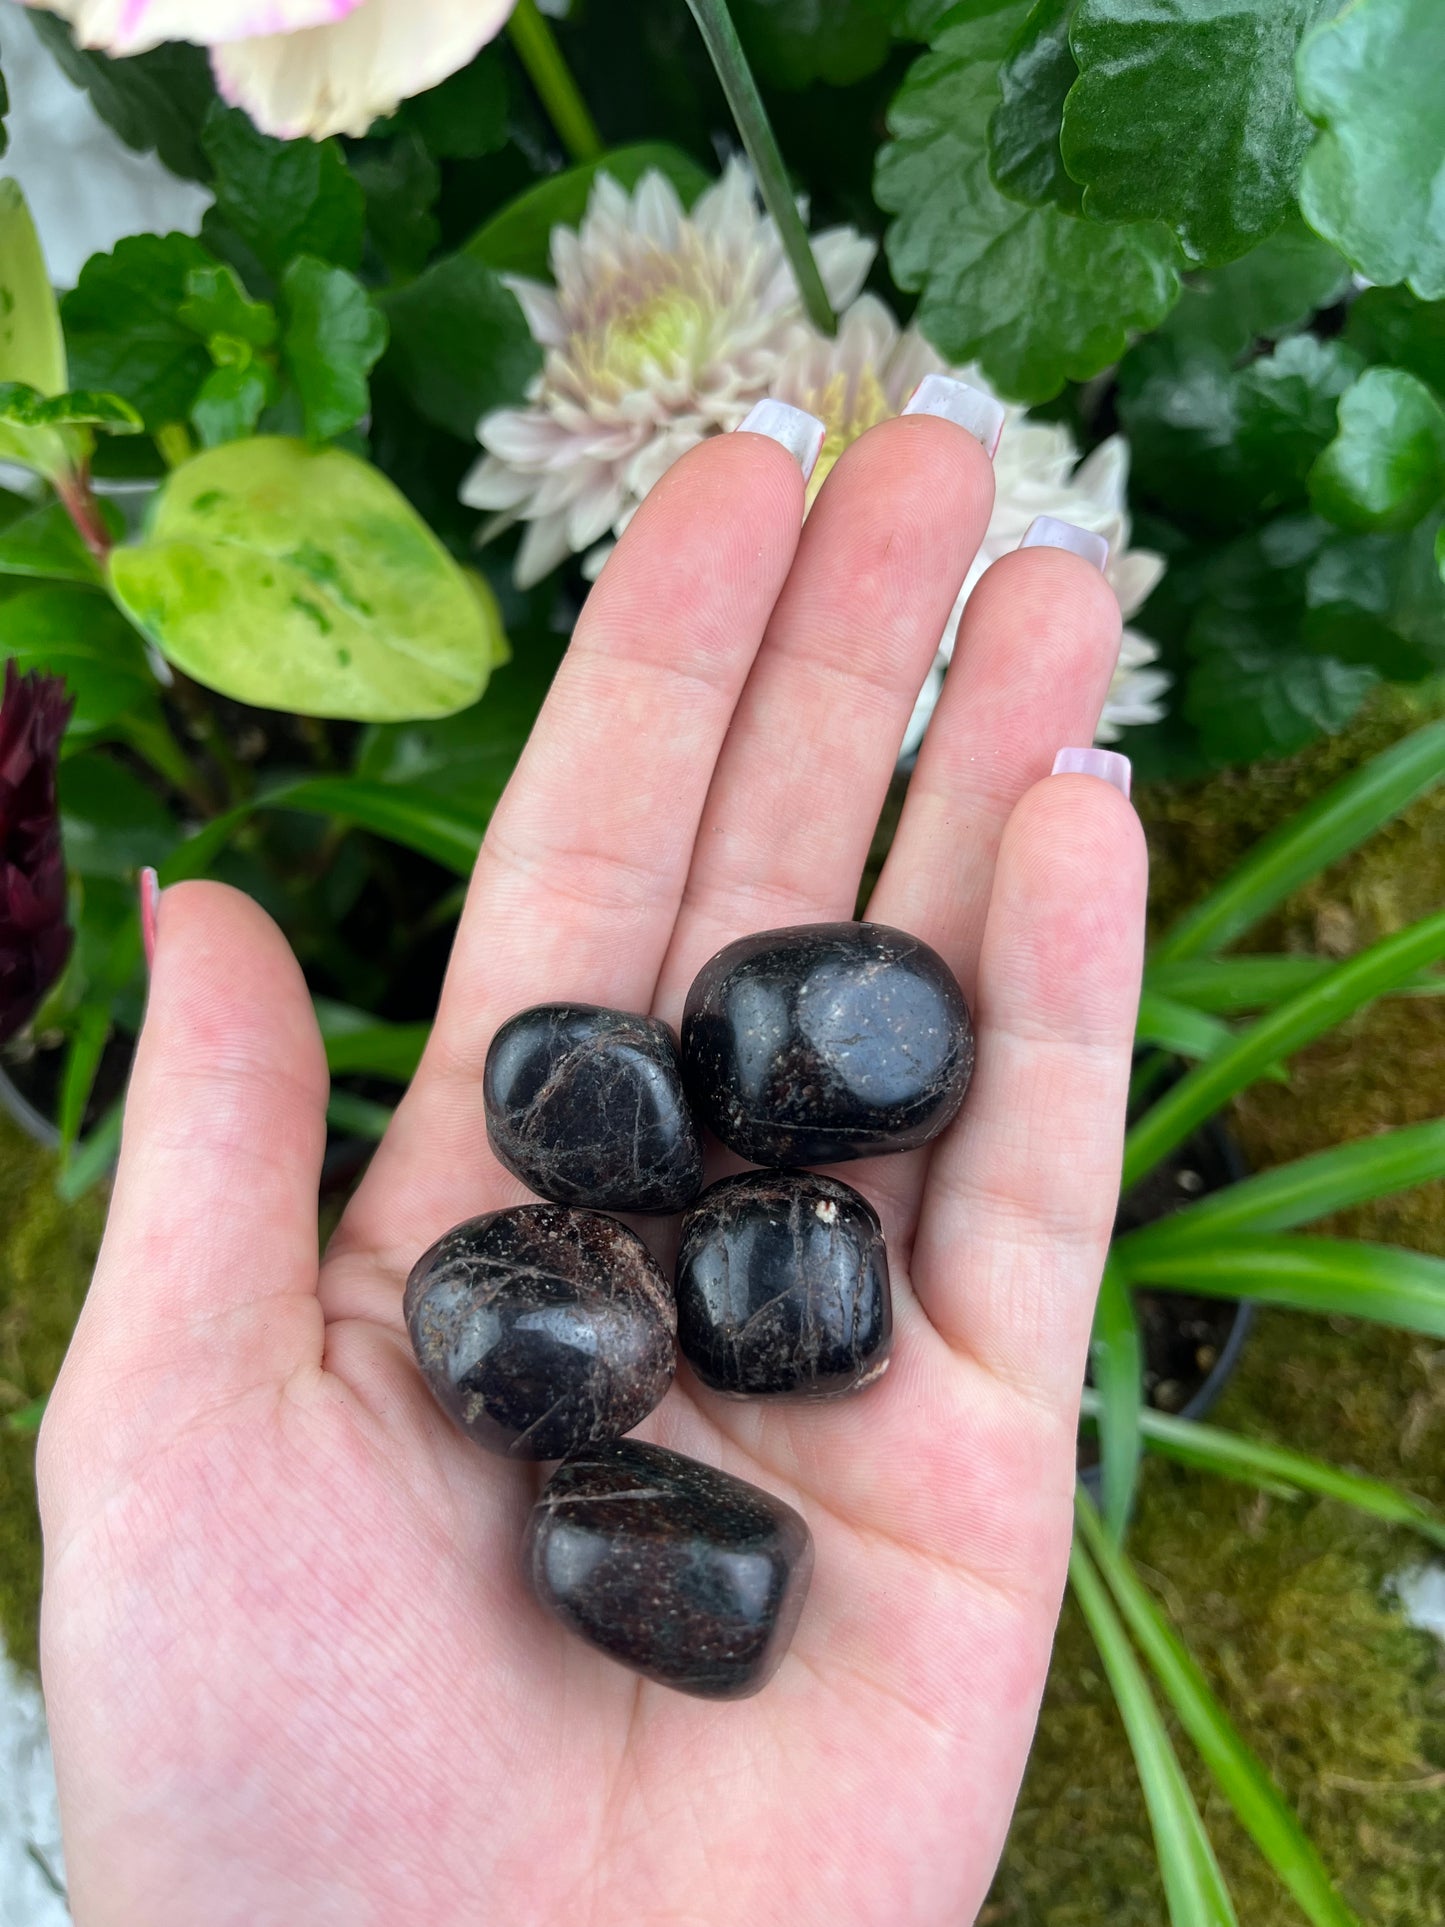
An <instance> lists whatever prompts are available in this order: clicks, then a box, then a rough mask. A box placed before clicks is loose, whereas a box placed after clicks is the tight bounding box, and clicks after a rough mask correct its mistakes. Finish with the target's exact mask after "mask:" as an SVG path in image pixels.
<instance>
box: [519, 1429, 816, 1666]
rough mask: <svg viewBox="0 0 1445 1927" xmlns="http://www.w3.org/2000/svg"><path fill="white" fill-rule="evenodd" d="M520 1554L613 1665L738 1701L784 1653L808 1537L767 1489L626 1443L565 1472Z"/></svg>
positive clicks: (586, 1455)
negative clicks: (614, 1663) (615, 1662)
mask: <svg viewBox="0 0 1445 1927" xmlns="http://www.w3.org/2000/svg"><path fill="white" fill-rule="evenodd" d="M525 1557H526V1563H527V1570H528V1573H529V1575H530V1577H531V1581H532V1586H533V1589H534V1591H535V1592H536V1594H537V1597H538V1598H539V1599H540V1600H541V1602H542V1604H543V1605H544V1606H546V1607H547V1608H548V1609H549V1610H550V1611H552V1612H554V1613H555V1614H556V1615H557V1617H558V1618H559V1619H560V1620H561V1621H562V1623H563V1624H564V1625H565V1626H567V1627H569V1628H570V1629H571V1631H573V1632H574V1633H578V1634H580V1636H581V1637H582V1638H583V1639H585V1640H588V1641H589V1642H590V1643H591V1644H592V1645H593V1646H596V1647H597V1648H598V1649H599V1650H600V1651H601V1652H604V1653H606V1654H607V1656H608V1657H609V1658H610V1659H615V1660H617V1661H619V1662H620V1664H622V1665H623V1666H629V1667H631V1668H632V1670H633V1671H634V1672H637V1673H641V1674H642V1675H643V1676H644V1678H646V1679H651V1680H656V1681H658V1682H659V1684H661V1685H663V1686H672V1687H675V1688H676V1689H677V1690H678V1691H679V1692H682V1693H695V1694H697V1695H698V1696H699V1697H700V1698H703V1699H743V1698H745V1697H746V1696H747V1695H748V1694H749V1693H755V1692H757V1691H758V1689H759V1687H761V1686H765V1685H766V1684H767V1682H768V1680H769V1679H771V1678H772V1676H773V1674H774V1672H776V1670H777V1667H778V1664H779V1662H780V1661H781V1659H782V1657H783V1654H784V1653H785V1652H786V1651H787V1648H788V1643H789V1641H790V1640H791V1639H792V1636H793V1631H794V1628H795V1627H796V1626H797V1623H798V1615H799V1614H800V1613H801V1611H802V1609H803V1600H804V1597H805V1595H806V1593H807V1590H808V1581H809V1579H810V1578H811V1576H812V1570H813V1541H812V1536H811V1535H810V1533H809V1531H808V1528H807V1526H806V1525H805V1524H804V1523H803V1521H802V1519H801V1518H800V1517H799V1515H798V1514H797V1513H796V1512H794V1510H793V1508H792V1507H791V1506H788V1505H784V1504H783V1502H782V1500H781V1499H775V1498H774V1497H773V1496H772V1494H771V1493H768V1492H763V1491H761V1490H760V1489H759V1488H758V1487H757V1486H755V1485H748V1484H746V1483H745V1482H744V1481H743V1480H742V1479H734V1478H732V1477H730V1476H729V1475H728V1474H727V1473H725V1472H716V1471H714V1470H713V1468H712V1467H711V1466H707V1465H701V1464H699V1463H698V1461H697V1460H696V1459H688V1458H684V1457H683V1456H682V1454H681V1453H679V1452H669V1451H666V1450H664V1448H663V1447H662V1446H659V1445H643V1444H641V1443H639V1442H638V1441H637V1440H635V1439H622V1440H620V1441H619V1442H618V1443H616V1444H614V1445H604V1446H598V1447H594V1448H590V1449H588V1450H586V1451H583V1452H579V1453H577V1454H575V1455H574V1456H573V1457H572V1458H570V1459H568V1460H567V1461H566V1462H565V1463H564V1464H562V1465H560V1466H559V1467H558V1468H557V1470H556V1472H554V1473H553V1475H552V1477H551V1479H550V1480H549V1481H548V1483H547V1485H546V1487H545V1489H544V1490H543V1493H542V1496H541V1498H540V1499H539V1500H538V1501H537V1503H536V1505H535V1506H534V1507H533V1508H532V1514H531V1517H530V1519H529V1520H528V1524H527V1537H526V1549H525Z"/></svg>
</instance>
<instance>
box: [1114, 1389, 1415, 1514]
mask: <svg viewBox="0 0 1445 1927" xmlns="http://www.w3.org/2000/svg"><path fill="white" fill-rule="evenodd" d="M1080 1410H1081V1413H1082V1415H1083V1417H1085V1418H1086V1419H1088V1418H1097V1417H1098V1413H1099V1397H1098V1394H1097V1393H1096V1392H1093V1391H1091V1390H1090V1389H1089V1388H1088V1387H1085V1390H1084V1395H1083V1400H1082V1403H1081V1406H1080ZM1139 1422H1140V1427H1141V1429H1142V1431H1143V1434H1144V1440H1145V1443H1146V1444H1147V1445H1148V1446H1149V1447H1150V1448H1151V1449H1152V1450H1153V1451H1155V1452H1157V1453H1158V1454H1159V1455H1160V1457H1161V1458H1166V1459H1173V1460H1174V1461H1175V1463H1176V1464H1178V1465H1190V1466H1194V1467H1196V1468H1197V1469H1198V1470H1199V1471H1202V1472H1217V1473H1219V1474H1220V1476H1221V1477H1223V1478H1226V1479H1239V1480H1242V1481H1243V1482H1244V1483H1245V1484H1247V1485H1254V1486H1258V1487H1259V1488H1260V1489H1261V1490H1263V1491H1266V1492H1273V1493H1278V1494H1280V1495H1281V1496H1287V1497H1291V1498H1292V1497H1294V1496H1296V1495H1297V1494H1299V1493H1310V1494H1312V1495H1313V1496H1315V1497H1317V1498H1321V1499H1335V1500H1338V1502H1339V1503H1340V1504H1341V1505H1348V1506H1353V1507H1354V1509H1355V1510H1356V1511H1357V1512H1367V1513H1369V1514H1370V1515H1371V1516H1372V1517H1373V1518H1376V1519H1384V1520H1385V1521H1386V1522H1387V1523H1388V1524H1390V1525H1397V1526H1408V1527H1409V1528H1410V1530H1411V1531H1412V1532H1418V1533H1420V1534H1421V1535H1422V1537H1424V1538H1426V1539H1428V1540H1430V1541H1431V1543H1432V1544H1434V1545H1437V1546H1442V1547H1445V1517H1442V1515H1441V1514H1440V1513H1438V1512H1436V1511H1435V1510H1434V1508H1433V1507H1432V1506H1427V1505H1424V1504H1422V1503H1421V1501H1420V1500H1418V1499H1412V1498H1411V1497H1410V1495H1409V1494H1408V1493H1406V1492H1402V1491H1400V1489H1399V1487H1398V1486H1393V1485H1389V1484H1387V1483H1386V1482H1385V1481H1384V1480H1383V1479H1367V1478H1364V1477H1362V1476H1361V1475H1360V1474H1359V1473H1358V1472H1346V1471H1345V1470H1344V1469H1343V1467H1341V1466H1338V1465H1328V1464H1326V1463H1325V1461H1324V1460H1323V1459H1312V1458H1309V1457H1308V1456H1307V1455H1306V1454H1305V1453H1303V1452H1294V1451H1291V1450H1290V1449H1289V1448H1288V1447H1287V1446H1282V1445H1269V1444H1267V1443H1266V1442H1265V1441H1264V1440H1263V1439H1249V1438H1244V1437H1242V1436H1241V1435H1240V1434H1239V1433H1238V1432H1226V1431H1222V1430H1221V1429H1220V1427H1219V1426H1217V1425H1199V1424H1196V1423H1195V1422H1194V1421H1193V1420H1192V1419H1183V1418H1171V1417H1170V1416H1169V1415H1168V1414H1167V1413H1164V1412H1155V1411H1150V1410H1148V1409H1147V1408H1146V1410H1145V1411H1143V1412H1142V1413H1141V1414H1140V1421H1139Z"/></svg>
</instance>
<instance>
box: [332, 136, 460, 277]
mask: <svg viewBox="0 0 1445 1927" xmlns="http://www.w3.org/2000/svg"><path fill="white" fill-rule="evenodd" d="M413 104H415V103H413ZM351 171H352V173H353V174H354V175H355V176H356V178H357V180H358V181H360V183H361V191H362V193H363V194H364V195H365V196H366V226H367V232H368V234H369V236H370V238H371V240H372V242H373V244H374V245H375V248H376V251H377V253H378V254H379V255H380V256H381V259H382V261H383V263H384V264H385V266H386V269H387V272H388V273H389V274H391V275H393V276H394V277H396V278H397V279H399V280H403V281H407V280H410V278H411V277H412V275H414V274H417V273H419V272H420V271H421V269H422V268H423V267H424V266H425V265H426V262H427V261H428V259H429V258H430V256H431V252H432V250H433V248H435V246H436V245H437V242H438V241H439V240H440V239H441V223H440V222H439V221H438V220H437V218H436V215H435V214H434V212H433V209H434V208H435V206H436V200H437V196H438V194H440V192H441V185H442V176H441V169H440V168H439V167H438V166H437V164H436V162H435V161H434V160H433V159H432V157H431V155H430V154H429V153H428V152H427V146H426V142H425V141H424V140H423V139H422V136H421V135H420V134H419V133H418V132H417V131H416V130H415V129H413V128H404V129H403V130H402V131H401V133H400V134H398V135H397V137H396V138H395V139H394V140H389V141H375V140H373V141H367V142H366V143H365V145H364V146H361V147H357V148H354V149H353V150H352V154H351Z"/></svg>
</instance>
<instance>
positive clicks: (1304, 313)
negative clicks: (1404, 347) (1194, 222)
mask: <svg viewBox="0 0 1445 1927" xmlns="http://www.w3.org/2000/svg"><path fill="white" fill-rule="evenodd" d="M1349 285H1350V270H1349V267H1348V264H1347V263H1346V262H1344V261H1342V260H1341V259H1340V256H1339V255H1338V254H1337V253H1336V252H1335V250H1334V249H1333V248H1332V247H1331V246H1330V245H1329V243H1328V242H1327V241H1322V240H1321V239H1320V237H1319V236H1318V235H1317V234H1315V233H1313V232H1312V231H1311V230H1310V229H1309V228H1307V227H1306V226H1305V224H1304V222H1303V221H1301V220H1300V218H1299V216H1298V215H1297V214H1290V215H1287V216H1286V218H1285V221H1284V224H1283V226H1281V227H1278V228H1276V229H1275V231H1274V233H1273V234H1271V235H1269V236H1268V238H1267V239H1265V240H1263V241H1261V242H1260V243H1259V245H1258V246H1257V247H1255V248H1251V249H1250V251H1249V253H1248V254H1241V255H1239V256H1238V257H1237V259H1235V260H1233V261H1229V262H1226V263H1225V264H1224V265H1223V266H1222V267H1217V268H1213V269H1211V270H1210V271H1209V273H1208V275H1207V276H1206V286H1207V288H1208V290H1209V295H1210V299H1211V300H1212V301H1213V302H1215V303H1216V304H1217V305H1218V307H1219V309H1220V310H1221V312H1227V313H1228V314H1229V315H1230V316H1231V317H1232V320H1233V323H1234V325H1235V326H1236V327H1237V328H1238V329H1239V331H1240V341H1239V345H1240V347H1241V348H1243V347H1244V346H1245V345H1246V344H1247V343H1248V342H1249V341H1251V340H1253V339H1254V338H1255V337H1257V336H1260V335H1262V336H1263V337H1264V338H1265V339H1266V340H1267V341H1276V340H1278V338H1279V337H1280V336H1281V335H1286V334H1290V333H1291V332H1292V331H1293V330H1294V329H1296V328H1302V327H1303V326H1304V324H1305V323H1306V322H1307V321H1308V320H1309V318H1310V316H1311V315H1312V314H1314V313H1315V311H1316V310H1317V309H1319V308H1328V307H1332V306H1333V305H1334V303H1335V302H1336V301H1338V300H1340V298H1341V297H1342V296H1343V295H1344V293H1345V292H1346V290H1347V289H1348V288H1349ZM1356 305H1358V304H1356ZM1352 313H1353V310H1352ZM1350 339H1351V342H1352V344H1353V336H1351V337H1350ZM1355 345H1357V344H1355Z"/></svg>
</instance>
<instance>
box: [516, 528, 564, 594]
mask: <svg viewBox="0 0 1445 1927" xmlns="http://www.w3.org/2000/svg"><path fill="white" fill-rule="evenodd" d="M571 553H572V545H571V543H570V542H569V541H568V540H567V518H566V516H565V515H552V516H548V518H547V519H546V521H544V522H529V523H528V524H527V533H526V534H525V535H524V536H523V537H522V546H521V548H519V549H518V551H517V561H516V566H515V568H514V569H513V575H514V576H515V578H516V583H517V587H518V588H519V589H532V588H535V587H536V585H537V584H538V583H539V582H540V581H541V580H542V578H543V576H544V575H550V574H551V573H552V571H553V569H555V568H556V566H557V564H558V563H559V562H565V561H566V559H567V557H568V556H569V555H570V554H571Z"/></svg>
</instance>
